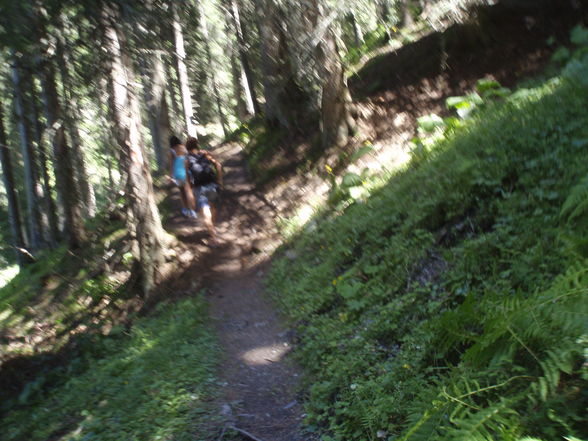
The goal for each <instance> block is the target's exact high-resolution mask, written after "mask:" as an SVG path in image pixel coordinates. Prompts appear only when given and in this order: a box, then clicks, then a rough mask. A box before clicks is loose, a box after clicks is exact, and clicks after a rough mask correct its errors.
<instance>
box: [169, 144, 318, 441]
mask: <svg viewBox="0 0 588 441" xmlns="http://www.w3.org/2000/svg"><path fill="white" fill-rule="evenodd" d="M212 153H213V154H214V155H215V156H216V157H217V158H218V159H219V160H220V161H221V162H222V163H223V168H224V171H225V179H224V181H225V182H224V183H225V188H226V189H225V190H224V192H223V193H222V198H221V200H220V203H219V213H218V219H217V229H218V233H219V241H220V244H219V245H218V246H216V247H210V246H209V244H208V240H209V237H208V233H207V232H206V229H205V228H204V225H203V222H202V221H201V220H199V219H198V220H192V219H186V218H184V217H182V216H181V215H180V214H179V197H178V191H177V190H176V189H173V190H172V201H171V202H172V205H173V207H174V210H175V213H178V214H177V215H175V216H172V217H171V218H170V219H169V220H168V223H167V225H166V228H167V229H168V230H169V231H171V232H173V233H174V234H175V236H176V237H177V238H178V239H179V240H180V241H181V242H182V244H183V246H187V247H189V248H191V251H192V253H193V254H194V255H196V258H195V259H193V261H192V263H191V264H190V266H188V267H187V268H186V269H185V271H184V273H183V275H182V276H181V277H179V278H178V279H177V280H176V281H174V283H173V290H174V291H175V292H177V293H179V294H181V293H182V292H188V291H189V292H195V291H196V290H198V289H200V288H203V289H204V291H205V293H206V294H205V295H206V299H207V300H208V303H209V313H210V318H211V325H212V328H213V329H214V330H215V332H216V334H217V337H218V339H219V342H220V344H221V345H222V350H223V354H224V357H223V361H222V365H221V373H220V375H221V378H220V380H221V384H222V391H221V396H220V397H219V399H218V402H216V403H215V406H216V407H217V409H218V412H219V415H220V416H221V420H222V421H223V422H224V426H223V427H217V428H216V429H215V428H208V429H207V431H210V432H213V431H214V430H218V434H217V436H220V434H221V433H222V431H223V430H224V429H226V430H227V432H226V438H225V439H227V438H228V437H229V432H233V433H235V430H234V429H230V428H231V427H237V428H239V429H241V430H244V431H245V432H248V433H250V434H252V435H253V436H254V437H256V438H258V439H261V440H263V441H296V440H302V439H305V440H307V439H308V437H307V436H306V437H304V438H303V437H302V434H301V433H300V422H301V420H302V418H303V414H302V412H303V410H302V407H301V403H300V401H301V400H300V399H299V398H298V396H297V393H298V390H299V387H298V386H299V380H300V371H299V369H298V368H297V366H296V364H295V362H294V361H293V360H292V359H291V357H290V355H289V352H290V350H291V348H292V342H291V341H289V333H288V331H287V328H286V327H285V325H284V323H283V320H281V318H280V316H279V314H278V312H277V311H276V307H275V306H274V305H273V304H272V301H271V299H269V298H268V296H266V295H265V293H264V288H263V284H262V281H263V276H264V274H265V271H266V268H267V266H268V262H269V256H270V255H271V251H273V249H274V248H275V246H276V245H277V244H278V243H279V242H278V240H279V239H278V231H277V229H276V226H275V221H274V217H275V215H276V212H275V207H273V206H272V205H271V204H270V203H268V202H267V201H266V200H265V199H264V197H263V195H262V194H261V193H259V192H258V191H256V190H255V187H254V186H253V184H251V183H250V182H249V181H248V179H247V172H246V165H245V160H244V157H243V154H242V152H241V149H240V147H239V146H238V145H237V144H225V145H223V146H221V147H218V148H217V149H215V150H213V151H212Z"/></svg>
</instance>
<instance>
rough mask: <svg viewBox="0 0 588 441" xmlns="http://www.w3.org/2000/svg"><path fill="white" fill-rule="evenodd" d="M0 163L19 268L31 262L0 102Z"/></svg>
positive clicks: (0, 103)
mask: <svg viewBox="0 0 588 441" xmlns="http://www.w3.org/2000/svg"><path fill="white" fill-rule="evenodd" d="M0 163H1V164H2V177H3V178H4V188H5V190H6V199H8V220H9V222H10V229H11V231H12V240H13V243H14V250H15V253H16V262H17V263H18V265H19V266H20V267H23V266H24V265H25V264H27V263H29V262H31V258H30V254H29V253H28V252H27V251H26V245H25V241H24V237H23V235H22V222H21V217H20V210H19V207H18V199H17V197H16V189H15V185H14V174H13V173H12V161H11V159H10V149H9V148H8V144H7V143H6V131H5V130H4V109H3V108H2V102H0Z"/></svg>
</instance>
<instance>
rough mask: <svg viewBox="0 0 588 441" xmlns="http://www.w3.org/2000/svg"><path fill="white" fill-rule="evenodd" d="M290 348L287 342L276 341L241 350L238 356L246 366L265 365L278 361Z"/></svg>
mask: <svg viewBox="0 0 588 441" xmlns="http://www.w3.org/2000/svg"><path fill="white" fill-rule="evenodd" d="M291 349H292V348H291V346H290V345H289V344H288V343H287V342H278V343H273V344H271V345H267V346H260V347H257V348H253V349H249V350H248V351H245V352H243V353H242V354H241V356H240V358H241V360H243V362H245V364H247V365H248V366H265V365H269V364H272V363H279V362H280V361H282V359H283V358H284V356H285V355H286V354H287V353H288V352H290V350H291Z"/></svg>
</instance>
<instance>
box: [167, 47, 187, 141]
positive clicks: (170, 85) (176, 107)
mask: <svg viewBox="0 0 588 441" xmlns="http://www.w3.org/2000/svg"><path fill="white" fill-rule="evenodd" d="M174 60H175V55H174ZM164 65H165V71H166V73H167V75H166V77H167V79H168V81H167V92H168V95H169V100H170V104H171V112H172V115H173V116H174V118H172V119H171V121H170V127H171V129H172V132H173V133H174V134H178V133H180V132H181V131H182V127H183V124H181V120H182V118H178V115H181V114H182V110H181V109H180V104H179V103H178V93H177V91H178V84H179V80H178V79H177V73H178V71H177V69H175V68H174V66H173V62H170V61H168V62H165V63H164ZM174 73H175V74H176V76H174ZM166 147H167V148H169V139H168V140H166Z"/></svg>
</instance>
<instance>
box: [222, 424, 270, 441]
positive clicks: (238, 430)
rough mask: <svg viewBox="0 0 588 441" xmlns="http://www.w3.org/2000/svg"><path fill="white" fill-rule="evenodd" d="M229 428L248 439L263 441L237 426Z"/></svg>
mask: <svg viewBox="0 0 588 441" xmlns="http://www.w3.org/2000/svg"><path fill="white" fill-rule="evenodd" d="M228 428H229V429H232V430H234V431H235V432H239V433H240V434H241V435H245V436H246V437H248V438H251V439H252V440H253V441H263V440H262V439H261V438H257V437H256V436H255V435H252V434H251V433H249V432H247V431H246V430H243V429H239V428H238V427H237V426H228Z"/></svg>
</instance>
